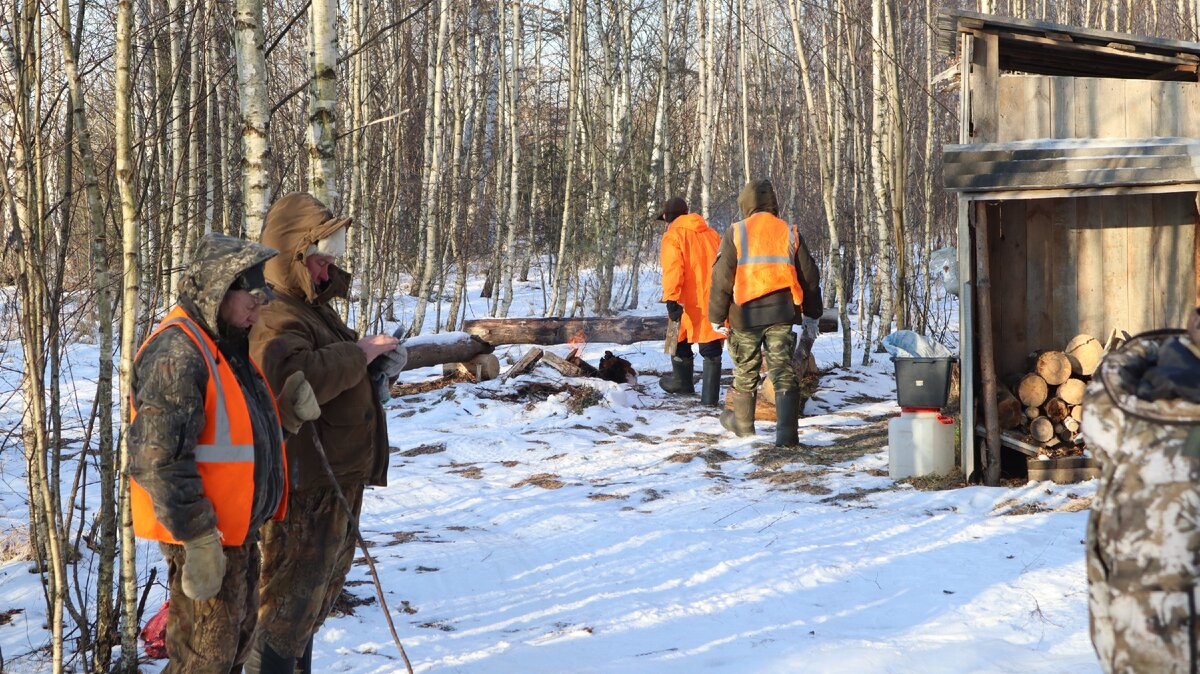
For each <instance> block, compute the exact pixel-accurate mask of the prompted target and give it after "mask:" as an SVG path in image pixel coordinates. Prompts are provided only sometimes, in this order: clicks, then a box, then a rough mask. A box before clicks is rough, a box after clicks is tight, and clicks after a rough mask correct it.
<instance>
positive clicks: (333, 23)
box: [308, 0, 341, 213]
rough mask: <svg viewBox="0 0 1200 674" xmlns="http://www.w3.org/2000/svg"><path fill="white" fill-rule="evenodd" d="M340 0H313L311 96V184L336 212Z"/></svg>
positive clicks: (309, 166)
mask: <svg viewBox="0 0 1200 674" xmlns="http://www.w3.org/2000/svg"><path fill="white" fill-rule="evenodd" d="M337 18H338V3H337V0H313V1H312V13H311V22H310V25H311V31H312V34H311V44H312V53H311V54H310V58H309V62H310V63H311V64H312V80H311V81H310V84H309V95H308V156H309V163H308V172H309V176H308V184H309V189H310V190H311V191H312V194H313V196H315V197H316V198H318V199H320V200H321V202H322V203H324V204H325V205H326V206H328V207H329V209H330V210H331V211H333V212H334V213H338V212H340V211H341V203H340V202H341V195H340V194H339V193H338V190H337V161H336V156H335V155H336V146H337V64H338V37H337Z"/></svg>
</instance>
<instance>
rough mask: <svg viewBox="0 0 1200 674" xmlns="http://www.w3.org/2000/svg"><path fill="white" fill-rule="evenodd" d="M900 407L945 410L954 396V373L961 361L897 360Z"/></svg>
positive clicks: (895, 360) (897, 394) (943, 359)
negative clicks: (951, 389) (951, 385)
mask: <svg viewBox="0 0 1200 674" xmlns="http://www.w3.org/2000/svg"><path fill="white" fill-rule="evenodd" d="M892 361H893V362H895V364H896V398H897V400H898V401H899V403H900V407H917V408H923V409H931V410H932V409H938V410H940V409H942V408H943V407H945V406H946V399H947V398H948V397H949V396H950V372H951V371H952V370H953V369H954V363H955V362H957V361H958V359H957V358H893V359H892Z"/></svg>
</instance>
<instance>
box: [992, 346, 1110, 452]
mask: <svg viewBox="0 0 1200 674" xmlns="http://www.w3.org/2000/svg"><path fill="white" fill-rule="evenodd" d="M1103 356H1104V347H1103V346H1102V345H1101V344H1100V342H1099V341H1097V340H1096V339H1095V338H1094V337H1092V336H1091V335H1076V336H1075V337H1074V338H1072V339H1071V341H1070V342H1068V343H1067V345H1066V348H1064V349H1063V350H1062V351H1039V352H1036V353H1034V354H1031V355H1030V364H1029V371H1028V372H1026V373H1024V374H1020V373H1018V374H1017V375H1016V376H1014V377H1012V378H1010V379H1009V380H1008V383H1009V384H1010V386H1001V387H999V390H998V399H997V401H996V403H997V410H998V411H999V418H1000V427H1001V428H1002V429H1004V430H1006V431H1014V432H1019V433H1020V432H1023V433H1024V434H1027V435H1028V437H1029V438H1031V439H1032V444H1034V445H1040V446H1041V447H1044V448H1059V449H1069V448H1071V447H1077V446H1082V444H1083V439H1082V438H1081V437H1080V435H1079V424H1080V422H1081V421H1082V420H1083V407H1082V406H1081V403H1082V402H1083V392H1084V389H1085V388H1086V387H1087V383H1088V382H1089V381H1091V378H1092V374H1093V373H1094V372H1095V371H1096V367H1097V366H1098V365H1099V364H1100V359H1101V358H1102V357H1103Z"/></svg>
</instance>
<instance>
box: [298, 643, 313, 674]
mask: <svg viewBox="0 0 1200 674" xmlns="http://www.w3.org/2000/svg"><path fill="white" fill-rule="evenodd" d="M314 636H315V635H314ZM312 645H313V637H309V638H308V646H305V648H304V655H301V656H300V657H299V658H297V659H296V674H312Z"/></svg>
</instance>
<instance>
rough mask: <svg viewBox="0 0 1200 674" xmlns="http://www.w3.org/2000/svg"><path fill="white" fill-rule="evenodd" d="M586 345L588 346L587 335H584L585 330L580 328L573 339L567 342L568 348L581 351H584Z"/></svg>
mask: <svg viewBox="0 0 1200 674" xmlns="http://www.w3.org/2000/svg"><path fill="white" fill-rule="evenodd" d="M586 345H587V335H586V334H584V332H583V328H579V329H578V330H576V331H575V334H574V335H572V336H571V338H570V339H568V340H567V346H570V347H572V348H574V349H576V350H579V351H582V350H583V347H584V346H586Z"/></svg>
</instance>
